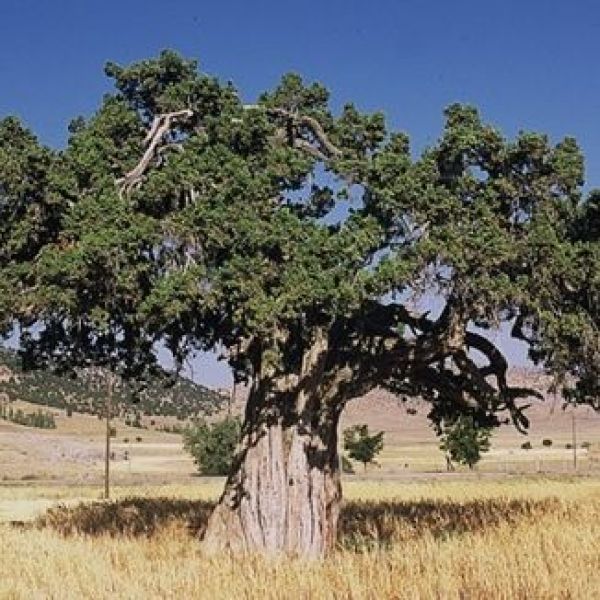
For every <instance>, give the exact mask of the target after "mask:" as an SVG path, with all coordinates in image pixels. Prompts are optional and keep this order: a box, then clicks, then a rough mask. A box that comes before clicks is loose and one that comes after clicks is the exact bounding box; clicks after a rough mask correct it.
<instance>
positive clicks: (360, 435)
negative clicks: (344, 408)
mask: <svg viewBox="0 0 600 600" xmlns="http://www.w3.org/2000/svg"><path fill="white" fill-rule="evenodd" d="M382 449H383V431H380V432H379V433H376V434H375V435H369V426H368V425H366V424H362V425H354V426H353V427H348V428H347V429H345V430H344V450H346V451H347V452H348V456H349V457H350V458H351V459H353V460H357V461H358V462H361V463H362V464H363V467H364V469H365V471H366V470H367V465H368V464H369V463H375V457H376V456H377V455H378V454H379V453H380V452H381V450H382Z"/></svg>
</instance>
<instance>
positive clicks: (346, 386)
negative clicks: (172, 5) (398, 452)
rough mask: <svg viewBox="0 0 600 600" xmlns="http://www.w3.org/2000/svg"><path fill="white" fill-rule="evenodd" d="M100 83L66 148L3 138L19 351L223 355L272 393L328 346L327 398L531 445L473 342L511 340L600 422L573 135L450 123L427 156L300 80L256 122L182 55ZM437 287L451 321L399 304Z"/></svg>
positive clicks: (16, 135) (123, 358)
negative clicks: (382, 395)
mask: <svg viewBox="0 0 600 600" xmlns="http://www.w3.org/2000/svg"><path fill="white" fill-rule="evenodd" d="M106 73H107V75H108V76H109V77H111V78H112V79H113V80H114V82H115V92H114V93H112V94H109V95H107V96H105V97H104V99H103V101H102V103H101V105H100V107H99V109H98V110H97V112H96V113H95V114H94V115H92V116H91V117H90V118H87V119H83V118H78V119H76V120H74V121H73V122H72V124H71V127H70V132H71V135H70V138H69V141H68V144H67V147H66V148H65V149H64V150H62V151H54V150H50V149H47V148H44V147H43V146H41V145H40V144H39V143H38V141H37V140H36V139H35V137H34V136H33V135H32V134H31V133H30V132H29V131H27V130H26V129H25V128H24V127H23V126H22V125H21V124H20V123H19V122H18V121H17V120H16V119H14V118H12V117H9V118H7V119H4V120H3V121H0V322H2V323H3V325H4V328H5V330H6V329H8V328H10V326H11V325H12V324H13V323H15V322H17V323H18V324H19V326H20V329H21V333H22V343H23V347H24V349H25V354H24V355H25V356H26V357H28V358H30V359H31V360H32V361H34V362H35V361H36V360H37V361H41V362H44V361H46V362H48V361H53V362H55V363H56V362H58V363H65V364H68V365H72V364H77V365H81V364H84V365H85V364H107V365H109V366H111V368H113V369H117V368H118V369H119V370H120V371H121V372H123V373H129V374H133V375H136V376H140V375H141V373H142V372H143V371H145V370H147V369H148V368H152V367H153V366H155V365H156V360H157V359H156V347H157V344H158V343H162V344H164V345H166V347H167V348H168V349H169V350H170V351H171V352H172V353H173V356H174V357H175V359H176V361H177V362H179V363H180V362H181V361H183V359H184V358H185V357H186V356H187V355H188V354H189V353H191V352H195V351H197V350H205V349H215V348H218V349H220V350H222V351H223V352H224V355H225V356H226V357H227V359H228V360H229V362H230V364H231V366H232V368H233V369H234V373H235V377H236V379H237V380H248V379H250V378H261V379H265V380H269V381H271V383H272V384H273V385H275V386H276V387H278V389H280V388H282V387H284V382H285V381H287V382H289V381H290V380H289V379H286V378H288V377H289V376H290V375H293V374H294V373H298V372H299V371H300V369H301V365H302V361H303V357H304V356H305V355H306V352H307V351H308V350H307V349H309V348H310V347H311V345H313V344H314V342H315V339H317V338H319V337H321V338H322V337H323V336H324V337H325V338H326V340H327V356H326V361H325V365H324V366H323V388H322V389H323V394H324V397H326V398H329V399H330V400H331V401H336V402H339V403H340V404H343V403H344V402H345V401H346V400H348V399H349V398H352V397H354V396H356V395H360V394H363V393H364V392H365V391H367V390H369V389H371V388H373V387H375V386H383V387H386V388H388V389H390V390H393V391H394V392H396V393H399V394H404V395H417V394H418V395H421V396H422V397H424V398H425V399H427V400H428V401H429V402H430V403H431V412H430V417H431V418H432V419H433V421H434V422H435V423H438V424H440V423H441V422H443V420H444V419H447V418H450V417H452V418H454V417H455V416H456V415H457V414H469V415H471V416H473V418H476V419H477V421H478V422H479V423H481V424H484V425H493V424H498V423H499V422H500V420H501V418H500V417H499V416H498V415H501V414H502V412H503V411H504V412H507V413H508V414H509V415H510V417H511V418H512V420H513V422H514V423H515V424H516V425H517V426H518V427H519V428H524V427H526V426H527V419H526V417H525V415H524V414H523V411H522V408H521V406H520V405H519V402H518V401H519V399H521V398H525V397H527V396H530V395H532V394H534V392H533V391H532V390H526V389H520V388H515V387H511V386H510V385H509V384H508V383H507V380H506V370H507V361H506V360H505V358H504V357H503V356H502V354H501V353H500V351H499V350H498V349H497V348H496V347H495V346H494V345H493V344H492V343H491V342H489V341H488V340H487V339H486V338H485V336H483V335H482V334H481V332H480V331H481V329H477V328H484V329H485V328H490V327H496V326H499V325H504V326H505V327H510V330H511V334H512V336H513V337H514V338H516V339H519V340H522V341H524V342H525V343H527V344H528V346H529V349H530V356H531V357H532V359H533V360H534V361H536V362H538V363H540V364H542V365H544V367H545V368H546V369H547V370H548V371H549V372H551V373H553V374H554V375H556V378H557V381H558V382H559V383H561V384H562V385H564V386H565V387H566V388H568V390H567V394H568V397H569V398H570V399H572V400H573V401H578V402H586V403H591V404H594V405H595V406H596V407H598V400H597V398H598V397H600V396H599V395H598V394H597V391H598V388H599V387H600V385H599V379H598V373H599V371H600V367H599V363H600V360H599V348H600V342H599V335H598V324H599V314H598V310H599V308H598V307H599V306H600V302H599V291H600V245H599V244H598V235H599V232H600V221H599V214H600V211H599V198H600V194H599V193H598V192H592V193H591V194H590V195H589V196H588V197H584V194H583V192H582V185H583V182H584V169H583V157H582V155H581V152H580V150H579V148H578V146H577V144H576V142H575V141H574V140H573V139H571V138H566V139H564V140H561V141H559V142H558V143H557V144H552V143H551V142H550V140H549V139H548V138H547V137H546V136H545V135H542V134H536V133H528V132H523V133H520V134H519V135H518V136H517V137H516V139H514V140H509V139H506V138H505V137H504V136H503V135H502V134H501V133H500V132H499V131H498V130H497V129H496V128H495V127H493V126H490V125H488V124H486V123H485V122H483V121H482V119H481V117H480V115H479V113H478V112H477V111H476V109H474V108H472V107H469V106H462V105H452V106H450V107H449V108H448V109H447V110H446V112H445V117H446V124H445V127H444V130H443V132H442V134H441V137H440V139H439V140H438V141H437V143H435V144H434V145H433V146H432V147H430V148H428V149H427V150H426V151H424V152H423V153H422V154H421V155H420V156H418V157H416V158H415V157H413V155H412V154H411V151H410V146H409V140H408V137H407V136H406V135H405V134H403V133H398V132H394V131H390V130H389V129H388V127H387V125H386V123H385V119H384V117H383V115H382V114H381V113H375V114H364V113H362V112H361V111H359V110H358V109H357V108H356V107H355V106H354V105H352V104H347V105H345V106H344V107H343V108H342V110H341V111H340V112H339V114H334V113H333V112H332V111H331V109H330V107H329V94H328V91H327V90H326V89H325V88H324V87H323V86H322V85H321V84H316V83H314V84H308V83H306V82H304V81H303V80H302V79H301V78H300V77H299V76H298V75H294V74H290V75H286V76H284V77H283V78H282V80H281V82H280V83H279V84H278V85H277V86H276V87H275V88H274V89H273V90H271V91H268V92H265V93H264V94H262V95H261V96H260V97H259V98H258V100H257V102H256V103H255V104H252V105H248V104H244V102H243V101H242V100H241V98H240V95H239V93H238V91H237V90H236V89H235V88H234V87H233V86H232V85H231V84H229V83H222V82H220V81H218V80H217V79H215V78H213V77H210V76H207V75H205V74H203V73H201V72H200V71H199V70H198V65H197V64H196V63H195V62H194V61H188V60H185V59H183V58H181V57H180V56H179V55H177V54H176V53H174V52H171V51H166V52H163V53H162V54H161V55H160V56H159V57H157V58H155V59H151V60H146V61H141V62H139V63H135V64H133V65H130V66H127V67H123V66H119V65H116V64H113V63H110V64H109V65H108V66H107V68H106ZM423 293H427V294H430V295H432V296H435V297H436V298H437V299H438V300H439V301H440V304H441V305H442V309H441V311H440V312H439V314H434V315H432V314H427V313H425V314H415V313H413V312H411V311H410V310H409V309H407V303H406V301H407V299H408V298H410V297H414V296H415V295H419V294H423ZM475 354H478V355H480V357H482V360H480V361H476V360H475V359H474V355H475Z"/></svg>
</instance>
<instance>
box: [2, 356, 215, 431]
mask: <svg viewBox="0 0 600 600" xmlns="http://www.w3.org/2000/svg"><path fill="white" fill-rule="evenodd" d="M103 381H104V377H103V372H102V371H101V370H99V369H85V370H80V371H78V373H77V377H76V378H71V377H67V376H61V375H57V374H55V373H52V372H49V371H23V369H22V368H21V365H20V361H19V358H18V356H17V355H16V353H15V352H14V351H11V350H7V349H0V399H2V398H4V400H9V401H12V400H24V401H26V402H31V403H33V404H39V405H43V406H50V407H54V408H60V409H65V410H67V412H71V411H72V412H78V413H87V414H91V415H98V416H100V415H104V412H105V396H106V391H105V384H104V383H103ZM226 402H227V398H225V397H224V396H222V395H221V394H219V393H217V392H215V391H214V390H211V389H209V388H207V387H205V386H203V385H200V384H197V383H194V382H193V381H191V380H190V379H187V378H185V377H176V379H175V383H174V384H172V385H168V386H166V385H165V382H164V381H162V380H160V379H158V378H157V379H156V381H154V382H151V383H150V384H149V385H148V386H147V387H145V388H144V389H143V390H142V391H141V392H138V393H136V391H135V389H134V387H133V385H131V384H128V383H127V382H122V383H120V384H119V385H118V386H117V389H116V390H115V394H114V400H113V406H114V407H115V413H116V414H118V415H119V416H121V417H123V418H124V419H125V420H126V422H129V423H130V424H132V425H138V424H139V423H140V419H141V417H143V416H146V417H151V416H164V417H175V418H177V419H178V420H180V421H185V420H188V419H190V418H194V417H203V416H210V415H212V414H214V413H216V412H218V411H220V410H221V409H222V408H223V406H224V404H225V403H226Z"/></svg>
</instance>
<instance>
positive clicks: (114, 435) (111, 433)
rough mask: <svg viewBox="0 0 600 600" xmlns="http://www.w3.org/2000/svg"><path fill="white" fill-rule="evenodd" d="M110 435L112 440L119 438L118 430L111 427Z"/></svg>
mask: <svg viewBox="0 0 600 600" xmlns="http://www.w3.org/2000/svg"><path fill="white" fill-rule="evenodd" d="M108 434H109V435H110V437H111V438H114V437H117V428H116V427H111V428H110V429H109V430H108Z"/></svg>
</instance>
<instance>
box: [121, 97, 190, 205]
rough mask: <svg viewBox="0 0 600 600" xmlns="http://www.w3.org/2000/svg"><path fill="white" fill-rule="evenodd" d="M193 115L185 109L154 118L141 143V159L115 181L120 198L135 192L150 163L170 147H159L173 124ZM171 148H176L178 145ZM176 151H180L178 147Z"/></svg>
mask: <svg viewBox="0 0 600 600" xmlns="http://www.w3.org/2000/svg"><path fill="white" fill-rule="evenodd" d="M193 114H194V113H193V111H192V110H190V109H188V108H186V109H184V110H178V111H176V112H171V113H165V114H162V115H157V116H156V117H154V120H153V121H152V125H151V126H150V129H149V130H148V133H147V134H146V137H145V138H144V141H143V146H144V147H145V148H146V150H145V152H144V154H143V155H142V158H141V159H140V161H139V162H138V163H137V165H136V166H135V167H134V168H133V169H132V170H131V171H129V172H128V173H126V174H125V176H124V177H122V178H120V179H117V181H116V184H117V186H118V188H119V194H120V195H121V196H125V195H128V194H130V193H131V192H132V191H134V190H136V189H137V188H138V187H139V186H140V185H141V184H142V181H143V180H144V175H145V173H146V171H147V169H148V167H149V165H150V163H152V161H154V160H155V159H156V158H158V157H159V156H160V154H161V153H162V152H163V151H164V150H165V149H167V148H169V147H171V146H172V145H171V144H169V145H168V146H161V144H162V143H163V142H164V138H165V136H166V135H167V134H168V133H170V132H171V131H172V129H173V124H174V123H175V122H176V121H181V120H187V119H189V118H191V117H192V116H193ZM173 146H175V147H177V146H179V144H175V145H173ZM178 149H179V150H181V148H180V147H179V148H178Z"/></svg>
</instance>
